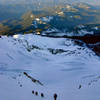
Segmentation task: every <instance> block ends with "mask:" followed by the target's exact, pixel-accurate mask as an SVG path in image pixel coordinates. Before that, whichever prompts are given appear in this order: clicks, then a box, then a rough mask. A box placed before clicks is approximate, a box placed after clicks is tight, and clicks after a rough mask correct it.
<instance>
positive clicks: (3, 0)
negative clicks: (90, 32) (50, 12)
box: [0, 0, 100, 5]
mask: <svg viewBox="0 0 100 100" xmlns="http://www.w3.org/2000/svg"><path fill="white" fill-rule="evenodd" d="M34 1H43V2H47V1H49V2H51V1H55V0H0V3H3V4H9V3H22V2H23V3H25V2H28V3H31V2H34ZM56 1H65V2H85V3H89V4H92V5H100V0H56Z"/></svg>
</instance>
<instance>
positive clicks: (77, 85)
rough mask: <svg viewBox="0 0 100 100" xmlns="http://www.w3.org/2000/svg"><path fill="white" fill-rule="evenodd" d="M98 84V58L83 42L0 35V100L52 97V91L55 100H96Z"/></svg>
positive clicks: (99, 61)
mask: <svg viewBox="0 0 100 100" xmlns="http://www.w3.org/2000/svg"><path fill="white" fill-rule="evenodd" d="M23 73H26V75H27V76H28V77H29V78H30V79H31V80H30V79H29V78H28V77H26V76H25V75H24V74H23ZM33 79H35V80H36V81H37V82H41V83H43V86H42V85H39V84H37V82H36V83H35V82H32V80H33ZM99 84H100V59H99V57H97V56H96V55H95V53H94V52H93V51H92V50H91V49H88V48H87V47H86V46H85V45H84V46H78V45H76V44H75V43H74V40H72V39H65V38H49V37H42V36H38V35H32V34H27V35H17V36H13V37H6V36H2V38H0V100H1V99H2V100H54V98H53V95H54V93H56V94H57V95H58V97H57V100H99V99H100V94H99V93H100V89H99V88H100V85H99ZM33 91H34V92H35V93H34V92H33ZM36 92H38V95H36ZM41 93H43V94H44V97H41Z"/></svg>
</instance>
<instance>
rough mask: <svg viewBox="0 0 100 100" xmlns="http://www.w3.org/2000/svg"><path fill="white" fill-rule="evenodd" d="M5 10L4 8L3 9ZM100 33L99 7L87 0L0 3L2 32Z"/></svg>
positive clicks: (0, 29) (5, 33) (0, 30)
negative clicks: (74, 0) (50, 3)
mask: <svg viewBox="0 0 100 100" xmlns="http://www.w3.org/2000/svg"><path fill="white" fill-rule="evenodd" d="M2 9H3V10H2ZM84 31H85V32H87V33H91V32H92V33H94V34H97V35H98V33H100V10H99V9H98V8H96V7H94V6H91V5H89V4H86V3H74V4H67V3H66V4H63V3H62V4H59V3H58V4H56V5H55V4H53V5H50V6H49V4H41V3H36V4H34V5H33V4H23V5H22V4H15V5H11V4H9V5H1V6H0V34H1V35H14V34H17V33H20V34H26V33H37V34H43V33H50V32H55V33H56V32H60V33H61V32H63V33H66V34H67V33H75V34H76V35H77V34H80V33H84Z"/></svg>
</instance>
